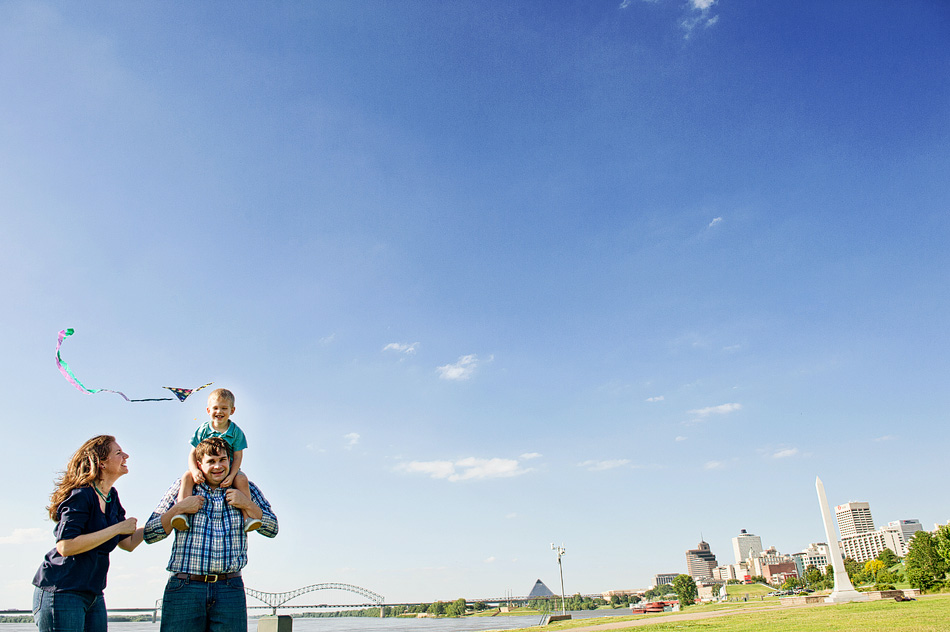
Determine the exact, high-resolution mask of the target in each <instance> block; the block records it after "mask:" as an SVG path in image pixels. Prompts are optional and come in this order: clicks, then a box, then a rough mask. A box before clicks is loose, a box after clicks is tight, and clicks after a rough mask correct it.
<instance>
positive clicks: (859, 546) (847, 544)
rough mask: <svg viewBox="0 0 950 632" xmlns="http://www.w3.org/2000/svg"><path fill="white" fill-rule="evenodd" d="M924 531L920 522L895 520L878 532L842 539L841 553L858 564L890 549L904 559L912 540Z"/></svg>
mask: <svg viewBox="0 0 950 632" xmlns="http://www.w3.org/2000/svg"><path fill="white" fill-rule="evenodd" d="M922 530H923V527H922V526H921V525H920V521H919V520H894V521H892V522H889V523H887V526H886V527H881V528H880V529H878V530H877V531H868V532H865V533H859V534H857V535H852V536H848V537H842V538H841V551H842V554H843V555H844V556H845V557H850V558H852V559H854V560H857V561H858V562H867V561H868V560H872V559H874V558H875V557H877V556H878V555H880V553H881V551H883V550H884V549H890V550H891V551H893V552H894V554H895V555H897V557H904V556H905V555H907V546H908V545H909V544H910V540H911V538H913V537H914V534H915V533H917V532H918V531H922Z"/></svg>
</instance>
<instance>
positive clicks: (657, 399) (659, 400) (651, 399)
mask: <svg viewBox="0 0 950 632" xmlns="http://www.w3.org/2000/svg"><path fill="white" fill-rule="evenodd" d="M664 399H665V398H664V397H663V396H662V395H657V396H656V397H647V401H648V402H662V401H663V400H664Z"/></svg>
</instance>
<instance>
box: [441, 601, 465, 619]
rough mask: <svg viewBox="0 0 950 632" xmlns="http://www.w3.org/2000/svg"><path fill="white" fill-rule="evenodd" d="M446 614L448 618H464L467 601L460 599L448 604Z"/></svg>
mask: <svg viewBox="0 0 950 632" xmlns="http://www.w3.org/2000/svg"><path fill="white" fill-rule="evenodd" d="M445 614H446V616H448V617H464V616H465V599H464V598H462V597H459V598H458V599H456V600H455V601H453V602H451V603H449V604H446V606H445Z"/></svg>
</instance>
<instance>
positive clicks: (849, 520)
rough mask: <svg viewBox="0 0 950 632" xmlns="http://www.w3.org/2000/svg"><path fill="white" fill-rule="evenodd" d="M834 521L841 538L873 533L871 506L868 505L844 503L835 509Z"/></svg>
mask: <svg viewBox="0 0 950 632" xmlns="http://www.w3.org/2000/svg"><path fill="white" fill-rule="evenodd" d="M835 519H836V520H837V521H838V532H839V533H841V537H842V538H847V537H850V536H853V535H860V534H862V533H868V532H870V531H874V519H873V518H871V506H870V505H869V504H868V503H864V502H858V503H845V504H843V505H838V506H836V507H835Z"/></svg>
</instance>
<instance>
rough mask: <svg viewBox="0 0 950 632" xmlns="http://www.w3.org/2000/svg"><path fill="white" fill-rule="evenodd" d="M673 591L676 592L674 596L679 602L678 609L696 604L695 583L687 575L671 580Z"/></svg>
mask: <svg viewBox="0 0 950 632" xmlns="http://www.w3.org/2000/svg"><path fill="white" fill-rule="evenodd" d="M673 590H675V591H676V596H677V598H678V599H679V600H680V608H685V607H686V606H691V605H693V603H695V602H696V596H697V594H698V592H697V590H696V582H695V581H693V578H692V577H690V576H689V575H686V574H680V575H677V576H676V577H675V578H674V579H673Z"/></svg>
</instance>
